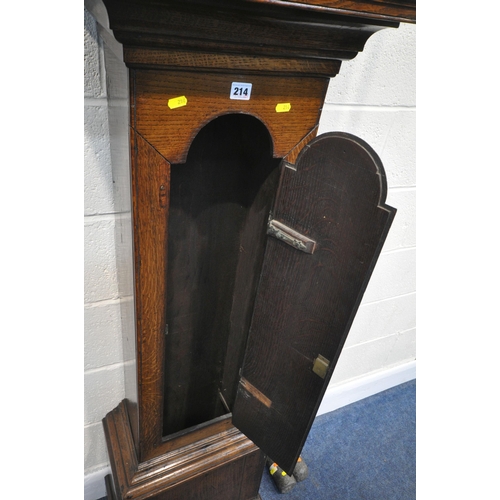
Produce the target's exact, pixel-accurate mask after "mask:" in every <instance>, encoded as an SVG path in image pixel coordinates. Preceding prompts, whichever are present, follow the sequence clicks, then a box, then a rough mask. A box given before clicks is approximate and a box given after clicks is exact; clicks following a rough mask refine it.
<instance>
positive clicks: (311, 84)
mask: <svg viewBox="0 0 500 500" xmlns="http://www.w3.org/2000/svg"><path fill="white" fill-rule="evenodd" d="M131 77H132V79H133V82H134V86H133V94H132V105H133V115H132V120H133V124H132V126H133V127H134V128H135V129H136V131H137V132H138V133H139V134H141V135H142V137H144V138H145V139H146V140H147V141H148V142H149V143H150V144H151V145H152V146H153V147H154V148H155V149H156V150H157V151H158V152H159V153H160V154H162V155H163V156H164V157H165V158H166V159H167V160H168V161H169V162H170V163H184V162H185V161H186V157H187V153H188V150H189V147H190V145H191V142H192V141H193V139H194V137H195V136H196V134H197V133H198V132H199V131H200V129H201V128H202V127H203V126H205V125H206V124H207V123H209V122H210V121H211V120H213V119H214V118H216V117H218V116H221V115H224V114H230V113H243V114H250V115H252V116H254V117H256V118H258V119H259V120H260V121H262V123H263V124H264V125H265V126H266V127H267V129H268V130H269V132H270V134H271V136H272V140H273V156H274V157H275V158H277V157H283V156H285V155H286V154H288V152H289V151H290V150H291V149H292V148H294V146H295V145H296V144H297V143H298V142H299V141H301V140H302V138H303V137H304V136H306V135H307V134H308V133H309V132H310V131H311V130H312V129H313V128H314V127H315V126H316V125H317V123H318V121H319V117H320V112H321V109H322V106H323V101H324V96H325V93H326V89H327V86H328V82H329V80H328V79H325V78H299V77H297V78H291V77H289V78H285V77H270V76H259V75H247V74H244V73H234V74H231V75H224V74H217V73H199V74H197V76H196V78H194V77H193V74H192V73H188V72H180V71H178V72H173V71H170V72H169V71H153V70H134V71H132V72H131ZM232 82H247V83H251V84H252V90H251V97H250V99H249V100H248V101H245V100H236V99H231V98H230V97H231V96H230V90H231V84H232ZM177 97H185V98H186V100H187V104H186V105H184V106H181V107H177V108H174V109H170V108H169V106H168V102H169V100H170V99H174V98H177ZM279 103H289V104H290V110H289V111H288V112H277V111H276V105H277V104H279Z"/></svg>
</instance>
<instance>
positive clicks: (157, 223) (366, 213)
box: [104, 0, 415, 500]
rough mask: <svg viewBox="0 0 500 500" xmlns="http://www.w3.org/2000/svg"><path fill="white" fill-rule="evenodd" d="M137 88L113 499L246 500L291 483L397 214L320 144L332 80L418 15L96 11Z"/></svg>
mask: <svg viewBox="0 0 500 500" xmlns="http://www.w3.org/2000/svg"><path fill="white" fill-rule="evenodd" d="M104 3H105V5H106V8H107V10H108V15H109V20H110V28H111V29H112V30H113V34H114V36H115V37H116V39H117V40H118V41H119V42H120V43H122V44H123V54H124V61H125V63H126V65H127V67H128V70H129V88H130V98H129V101H130V158H131V172H130V173H131V186H132V193H131V196H132V218H133V238H134V266H135V267H134V286H135V317H136V325H135V331H136V366H137V387H136V388H135V389H136V390H134V391H133V392H132V393H131V394H127V398H126V399H125V400H124V401H123V402H122V403H121V404H120V405H119V406H118V407H117V408H116V409H114V410H113V411H111V412H110V413H109V414H108V415H107V416H106V417H105V419H104V429H105V434H106V439H107V444H108V452H109V457H110V462H111V468H112V474H111V475H110V476H108V477H107V479H106V485H107V494H108V498H109V499H110V500H112V499H114V500H124V499H134V500H139V499H154V500H180V499H182V500H186V499H187V498H189V499H199V500H212V499H213V500H215V499H217V500H254V499H257V498H258V490H259V485H260V480H261V475H262V471H263V467H264V461H265V457H266V455H267V456H269V457H270V458H271V459H272V460H274V461H276V462H277V463H278V464H279V465H280V466H281V467H282V468H283V469H284V470H285V471H287V472H288V473H291V472H292V471H293V469H294V466H295V463H296V461H297V459H298V457H299V454H300V451H301V449H302V446H303V444H304V442H305V440H306V438H307V435H308V432H309V429H310V427H311V425H312V422H313V420H314V417H315V415H316V412H317V409H318V407H319V404H320V402H321V399H322V397H323V394H324V392H325V390H326V388H327V386H328V382H329V380H330V378H331V376H332V373H333V370H334V368H335V364H336V362H337V360H338V358H339V355H340V352H341V349H342V346H343V344H344V342H345V340H346V337H347V334H348V332H349V328H350V326H351V324H352V321H353V319H354V316H355V314H356V311H357V308H358V306H359V304H360V301H361V299H362V296H363V293H364V290H365V289H366V286H367V284H368V280H369V278H370V275H371V273H372V270H373V268H374V266H375V263H376V260H377V258H378V255H379V253H380V251H381V248H382V245H383V242H384V240H385V237H386V235H387V233H388V231H389V229H390V226H391V222H392V220H393V218H394V216H395V213H396V210H395V209H394V208H392V207H389V206H387V205H386V203H385V199H386V192H387V183H386V178H385V172H384V168H383V165H382V162H381V160H380V159H379V157H378V156H377V154H376V153H375V151H374V150H373V149H372V148H371V147H370V146H369V145H368V144H366V143H365V142H364V141H363V140H362V139H360V138H357V137H354V136H352V135H350V134H346V133H341V132H338V133H327V134H322V135H319V136H317V128H318V122H319V117H320V113H321V108H322V106H323V102H324V98H325V93H326V89H327V86H328V83H329V79H330V77H333V76H335V75H336V74H337V73H338V71H339V69H340V66H341V62H342V60H346V59H351V58H353V57H355V55H356V54H357V53H358V52H359V51H360V50H362V48H363V46H364V44H365V42H366V40H367V39H368V38H369V36H370V35H371V34H373V33H374V32H376V31H378V30H380V29H382V28H397V26H398V25H399V23H400V22H415V4H414V3H412V2H410V1H404V0H393V1H392V2H386V1H382V0H380V1H341V0H335V1H334V0H318V1H312V2H296V1H292V0H290V1H280V0H274V1H271V0H269V1H266V0H260V1H258V0H256V1H252V0H240V1H234V2H223V1H201V0H200V1H183V2H180V1H177V2H173V1H161V0H157V1H154V0H148V1H138V0H129V1H120V0H104Z"/></svg>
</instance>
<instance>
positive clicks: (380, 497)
mask: <svg viewBox="0 0 500 500" xmlns="http://www.w3.org/2000/svg"><path fill="white" fill-rule="evenodd" d="M415 415H416V381H415V380H412V381H410V382H406V383H405V384H401V385H399V386H397V387H393V388H392V389H389V390H387V391H384V392H381V393H378V394H375V395H374V396H371V397H369V398H366V399H363V400H361V401H358V402H356V403H353V404H351V405H348V406H345V407H343V408H340V409H338V410H336V411H333V412H330V413H327V414H325V415H321V416H319V417H317V418H316V420H315V421H314V425H313V426H312V429H311V432H310V434H309V437H308V439H307V441H306V443H305V446H304V449H303V451H302V457H303V459H304V461H305V462H306V463H307V464H308V467H309V477H308V478H307V479H306V480H305V481H302V482H299V483H297V484H296V486H295V487H294V488H293V489H292V490H291V491H289V492H288V493H280V492H279V491H278V489H277V488H276V486H275V484H274V482H273V479H272V477H271V476H270V474H269V473H268V471H267V470H266V471H264V475H263V476H262V483H261V487H260V495H261V497H262V500H274V499H280V500H313V499H314V500H413V499H415V498H416V493H415V490H416V456H415V455H416V454H415V446H416V444H415V443H416V438H415V430H416V418H415ZM100 500H106V498H103V499H100ZM186 500H189V499H186Z"/></svg>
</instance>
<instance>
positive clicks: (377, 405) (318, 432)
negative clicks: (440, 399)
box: [260, 380, 416, 500]
mask: <svg viewBox="0 0 500 500" xmlns="http://www.w3.org/2000/svg"><path fill="white" fill-rule="evenodd" d="M415 405H416V381H415V380H412V381H410V382H406V383H405V384H401V385H399V386H397V387H393V388H392V389H389V390H387V391H384V392H381V393H378V394H375V395H374V396H371V397H369V398H366V399H363V400H361V401H358V402H356V403H353V404H351V405H348V406H345V407H343V408H340V409H338V410H336V411H333V412H330V413H327V414H324V415H321V416H319V417H317V418H316V420H315V421H314V424H313V426H312V429H311V432H310V434H309V437H308V438H307V441H306V444H305V446H304V449H303V451H302V458H303V459H304V460H305V462H306V463H307V464H308V466H309V477H308V478H307V479H306V480H305V481H302V482H300V483H297V485H296V486H295V487H294V489H292V490H291V491H289V492H288V493H284V494H281V493H279V492H278V490H277V488H276V486H275V485H274V482H273V480H272V478H271V476H270V475H269V473H268V472H267V470H266V471H265V472H264V476H263V478H262V483H261V488H260V495H261V497H262V500H274V499H280V500H309V499H310V500H312V499H314V500H412V499H415V498H416V492H415V490H416V456H415V455H416V453H415V446H416V444H415V443H416V440H415V431H416V421H415V414H416V412H415Z"/></svg>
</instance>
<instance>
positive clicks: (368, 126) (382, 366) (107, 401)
mask: <svg viewBox="0 0 500 500" xmlns="http://www.w3.org/2000/svg"><path fill="white" fill-rule="evenodd" d="M86 5H88V7H89V9H92V12H93V13H94V15H95V16H97V17H99V21H100V22H101V24H103V25H104V26H106V25H107V20H106V16H105V13H103V12H102V10H100V8H99V4H98V3H97V2H88V3H86ZM101 14H104V15H103V16H102V17H100V16H101ZM415 32H416V29H415V26H412V25H402V26H401V27H400V28H399V29H398V30H389V29H387V30H383V31H381V32H378V33H376V34H375V35H373V36H372V37H371V38H370V39H369V40H368V42H367V44H366V47H365V50H364V52H363V53H361V54H359V55H358V56H357V57H356V58H355V59H354V60H353V61H350V62H345V63H343V65H342V68H341V71H340V74H339V75H338V76H337V77H336V78H334V79H332V81H331V83H330V87H329V90H328V94H327V98H326V102H325V106H324V108H323V113H322V117H321V122H320V133H323V132H327V131H333V130H338V131H344V132H350V133H353V134H355V135H358V136H359V137H361V138H362V139H364V140H365V141H366V142H368V143H369V144H370V145H371V146H372V147H373V148H374V149H375V151H376V152H377V153H378V154H379V156H380V157H381V159H382V162H383V164H384V166H385V169H386V173H387V178H388V184H389V192H388V198H387V202H388V204H389V205H392V206H394V207H396V208H397V209H398V213H397V215H396V219H395V221H394V224H393V227H392V230H391V233H390V234H389V237H388V239H387V241H386V244H385V246H384V249H383V251H382V254H381V256H380V259H379V262H378V264H377V267H376V269H375V271H374V274H373V277H372V280H371V282H370V284H369V286H368V289H367V291H366V294H365V297H364V299H363V302H362V305H361V306H360V309H359V313H358V315H357V317H356V319H355V321H354V324H353V326H352V330H351V333H350V336H349V339H348V341H347V344H346V346H345V348H344V351H343V353H342V355H341V358H340V360H339V363H338V365H337V370H336V372H335V374H334V376H333V378H332V381H331V388H332V389H334V390H336V391H337V392H339V390H340V391H341V390H342V388H344V387H345V388H349V387H351V386H352V384H353V383H355V382H356V381H359V380H363V379H364V378H370V377H371V378H373V377H374V376H378V374H384V373H386V372H387V373H393V372H394V371H395V370H396V371H400V367H402V366H404V365H406V364H408V363H414V360H415V248H416V241H415V195H416V176H415V105H416V97H415V94H416V91H415V36H416V33H415ZM114 50H115V51H116V52H117V53H118V55H119V47H118V48H116V47H114ZM114 63H116V61H114ZM112 84H113V83H112V82H110V81H109V79H106V71H105V68H104V57H103V47H102V39H101V38H100V36H99V34H98V26H97V25H96V20H95V18H94V17H93V16H92V15H91V14H89V12H87V11H86V12H85V153H84V159H85V209H84V210H85V212H84V214H85V217H84V226H85V305H84V308H85V416H84V433H85V464H84V466H85V471H84V473H85V482H86V489H85V498H86V500H95V499H97V498H100V497H102V496H104V495H105V490H104V483H103V481H102V477H103V475H104V473H105V472H107V471H108V467H109V463H108V458H107V452H106V445H105V440H104V434H103V430H102V424H101V420H102V418H103V417H104V416H105V415H106V413H107V412H108V411H110V410H112V409H113V408H114V407H115V406H116V405H117V404H118V403H119V402H120V401H121V400H122V399H123V397H124V394H125V373H126V371H127V370H126V369H127V368H130V366H131V361H130V356H131V355H130V351H129V349H128V347H127V345H126V343H124V340H123V339H124V338H125V339H127V338H128V339H129V340H130V337H131V331H130V325H131V323H132V321H133V320H132V319H131V313H130V308H131V304H132V286H131V279H130V273H131V267H130V268H129V269H128V271H127V266H131V261H130V259H129V258H128V257H127V253H126V252H125V253H124V254H119V255H118V256H117V248H119V247H120V245H122V246H123V244H125V245H127V244H129V240H128V239H127V234H128V232H129V230H130V207H129V206H127V204H126V203H123V199H124V198H123V192H124V191H125V190H126V189H127V182H126V180H123V179H119V178H117V177H116V174H115V172H114V171H113V168H112V163H113V162H112V158H114V155H115V156H116V154H117V152H116V151H112V150H111V149H110V130H111V131H113V130H115V129H116V128H117V126H116V123H112V124H111V125H112V126H110V119H111V121H112V120H113V117H114V116H116V113H115V114H113V113H111V111H113V110H114V111H116V110H117V109H118V110H119V109H121V108H122V109H126V106H127V104H126V97H125V96H126V92H125V91H124V90H123V89H118V90H117V89H116V88H114V87H113V88H111V87H110V85H112ZM121 125H123V124H119V126H118V128H120V126H121ZM125 125H126V124H125ZM123 130H125V131H126V128H124V129H123ZM123 242H125V243H123ZM123 255H125V258H123ZM117 260H118V261H119V262H120V263H119V264H117ZM124 269H125V270H124ZM119 272H122V273H123V272H124V273H125V275H120V274H119ZM123 315H125V317H122V316H123ZM347 399H348V398H347Z"/></svg>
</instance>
